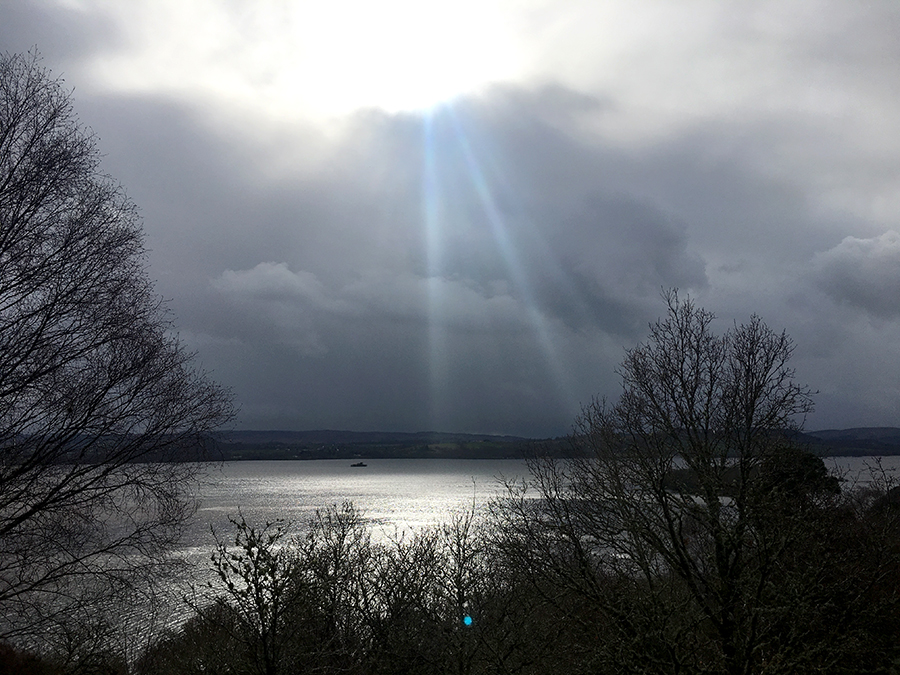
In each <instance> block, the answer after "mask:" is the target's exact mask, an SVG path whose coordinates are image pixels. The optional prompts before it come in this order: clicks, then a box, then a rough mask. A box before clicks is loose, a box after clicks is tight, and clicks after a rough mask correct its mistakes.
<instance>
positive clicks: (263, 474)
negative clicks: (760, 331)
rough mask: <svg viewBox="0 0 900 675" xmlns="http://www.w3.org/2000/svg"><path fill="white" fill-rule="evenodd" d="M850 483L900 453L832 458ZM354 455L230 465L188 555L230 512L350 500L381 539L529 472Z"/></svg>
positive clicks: (505, 465) (895, 469)
mask: <svg viewBox="0 0 900 675" xmlns="http://www.w3.org/2000/svg"><path fill="white" fill-rule="evenodd" d="M825 463H826V465H827V466H828V467H829V469H830V470H832V471H833V472H835V473H836V474H837V475H839V476H841V477H843V478H844V484H845V485H853V484H865V483H867V482H868V481H871V480H872V478H873V475H875V474H878V473H879V471H882V470H883V471H884V472H885V473H886V475H888V476H892V475H893V476H898V477H900V457H886V458H884V459H883V460H881V467H880V469H879V467H878V466H877V464H876V460H875V458H872V457H828V458H825ZM350 464H351V462H350V461H348V460H295V461H258V462H226V463H225V464H223V465H222V466H221V467H220V468H218V469H214V470H212V472H211V473H210V474H209V475H208V476H207V480H206V481H205V483H204V484H203V486H202V488H201V491H200V494H199V499H200V508H199V510H198V512H197V514H196V518H195V521H194V525H193V527H192V529H191V531H190V532H189V533H188V537H187V542H186V543H187V547H186V549H185V553H188V554H189V555H198V554H203V555H204V556H205V555H207V554H208V553H209V551H210V550H211V548H212V541H213V540H212V536H211V534H210V526H212V527H214V528H215V529H216V531H217V532H219V533H221V534H223V535H225V536H226V537H227V536H228V534H229V533H230V532H231V531H232V529H233V528H232V526H231V525H230V524H229V522H228V518H229V516H231V517H236V516H237V515H238V512H239V511H240V513H242V514H243V516H244V517H245V518H246V520H247V522H249V523H251V524H262V523H264V522H265V521H267V520H268V521H274V520H275V519H277V518H281V519H284V520H286V521H291V522H293V523H295V525H296V528H297V529H299V527H300V526H302V525H303V524H304V523H305V522H306V521H307V520H308V519H309V518H310V517H311V516H312V515H313V513H314V512H315V510H316V509H322V508H327V507H328V506H330V505H332V504H338V505H339V504H341V503H342V502H344V501H347V500H349V501H352V502H353V503H354V504H355V505H356V506H357V507H358V508H360V509H361V510H362V511H363V513H364V515H365V517H366V519H367V520H368V522H369V523H370V524H371V526H372V532H373V536H375V537H376V538H380V537H384V536H392V535H394V534H397V533H402V532H408V531H409V530H414V529H417V528H421V527H426V526H433V525H437V524H439V523H441V522H443V521H445V520H446V519H447V518H448V517H449V516H450V515H451V514H452V513H453V512H455V511H461V510H465V509H469V508H471V507H472V505H473V504H474V505H475V507H476V508H479V507H481V506H483V505H484V504H486V503H487V502H488V501H489V500H490V499H492V498H493V497H495V496H497V495H499V494H501V493H502V492H503V483H502V481H503V480H516V479H521V478H525V477H527V476H528V468H527V466H526V464H525V462H524V460H465V459H443V460H438V459H372V460H366V464H367V466H365V467H351V466H350Z"/></svg>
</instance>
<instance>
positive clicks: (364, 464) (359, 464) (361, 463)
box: [350, 462, 368, 466]
mask: <svg viewBox="0 0 900 675" xmlns="http://www.w3.org/2000/svg"><path fill="white" fill-rule="evenodd" d="M350 466H368V464H366V463H365V462H357V463H356V464H351V465H350Z"/></svg>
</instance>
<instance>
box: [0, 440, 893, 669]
mask: <svg viewBox="0 0 900 675" xmlns="http://www.w3.org/2000/svg"><path fill="white" fill-rule="evenodd" d="M777 457H778V459H777V460H772V461H769V462H767V463H766V464H765V466H764V467H763V468H762V470H761V471H758V472H756V475H755V477H754V479H753V480H754V488H759V492H758V494H757V496H756V497H755V498H754V505H753V507H752V509H753V511H754V513H753V514H752V515H751V516H750V518H749V519H748V520H749V521H750V522H752V526H750V527H748V528H747V530H746V531H744V532H743V533H742V534H743V537H744V538H745V539H746V541H745V542H744V548H743V551H742V559H741V560H739V559H737V558H732V559H731V561H730V566H731V567H732V568H734V569H737V570H739V574H737V575H734V576H733V577H729V576H728V575H721V574H720V573H719V572H718V571H717V564H718V563H717V557H721V556H723V555H724V553H723V551H722V550H717V549H716V547H715V545H714V533H712V532H709V531H705V528H706V527H708V523H707V524H704V523H703V522H702V520H701V518H700V517H697V516H691V517H685V518H681V519H680V520H679V522H678V525H677V527H678V528H679V532H678V536H679V537H680V538H683V539H684V541H685V549H684V550H685V551H686V552H688V554H689V558H688V559H685V560H678V559H677V556H673V557H669V556H668V555H666V554H665V553H664V552H665V550H666V546H663V545H657V547H656V548H655V550H651V548H652V547H650V546H649V542H651V541H652V540H653V538H654V537H656V536H658V533H654V532H653V530H652V526H651V525H650V524H649V523H645V524H641V525H639V526H638V525H637V524H635V523H632V526H631V528H630V531H628V530H627V528H626V529H625V530H623V531H621V532H619V533H618V534H617V536H618V537H621V538H622V542H621V546H618V547H616V546H613V545H611V542H610V541H609V540H604V534H603V528H602V526H601V524H600V523H601V520H602V516H601V515H600V513H599V511H600V509H604V510H606V509H608V508H610V506H609V505H608V504H607V505H604V504H599V503H597V501H595V499H594V496H592V495H591V494H590V493H589V492H586V491H585V490H584V488H583V487H582V488H578V489H580V490H581V493H580V498H574V497H573V496H572V494H571V493H567V494H568V495H569V496H563V493H562V492H560V489H562V490H563V491H565V490H568V489H569V488H568V487H566V486H563V485H562V484H561V483H557V482H556V481H560V480H564V481H566V483H567V485H568V486H569V487H572V486H575V485H576V481H577V479H578V478H579V477H581V478H583V477H584V474H583V473H582V472H583V470H584V469H585V468H586V467H587V466H588V465H587V464H585V465H583V466H575V465H573V464H572V463H571V462H568V461H562V462H561V461H557V460H551V459H546V458H535V459H533V460H532V461H531V463H532V469H533V471H534V473H533V477H532V480H531V481H530V483H529V491H528V492H524V487H525V486H524V485H510V486H509V490H508V492H507V494H506V496H505V497H503V498H501V499H499V500H497V501H495V502H494V503H492V504H491V505H490V506H489V508H488V509H487V510H486V511H484V512H482V513H478V514H476V513H474V512H463V513H458V514H455V515H454V516H452V517H450V518H449V519H448V520H447V522H446V523H445V524H443V525H442V526H440V527H436V528H432V529H427V530H423V531H419V532H417V533H415V534H413V535H409V536H407V537H398V538H396V539H394V540H388V541H376V540H373V538H372V536H371V532H370V529H369V525H368V523H367V521H366V519H365V517H364V514H362V513H360V512H359V511H358V510H357V509H356V508H354V506H353V505H352V504H349V503H345V504H343V505H340V506H333V507H330V508H328V509H323V510H321V511H319V512H318V513H317V514H316V516H315V517H314V518H313V519H312V520H311V521H310V522H309V523H307V524H306V525H305V527H303V528H301V531H300V533H299V534H292V533H291V532H294V530H293V529H292V528H291V527H290V524H289V523H282V522H276V523H269V524H251V523H247V522H245V521H244V520H243V519H241V518H236V519H235V520H234V521H233V525H234V528H233V530H232V531H231V532H227V533H217V538H216V542H217V543H216V546H215V548H214V550H211V551H210V554H211V555H210V558H209V573H210V574H209V581H208V582H207V583H205V584H203V585H198V586H197V587H195V588H194V590H193V591H191V592H190V593H188V594H187V596H186V597H185V598H184V601H185V602H187V603H188V604H189V606H190V607H191V610H190V616H189V618H188V619H187V620H186V621H185V622H184V623H183V624H181V625H180V626H177V627H174V628H171V629H169V630H166V631H161V632H158V633H157V634H155V636H154V637H153V639H150V640H147V641H146V642H145V646H144V647H143V648H142V649H141V650H140V651H139V652H137V653H132V654H130V655H128V654H124V653H121V652H120V651H117V649H116V647H115V645H117V644H120V643H119V642H117V641H116V640H121V636H116V635H115V633H114V632H113V631H111V630H109V628H108V629H107V630H108V632H107V633H106V638H105V639H104V638H103V637H102V634H95V636H94V637H93V639H92V641H90V643H89V644H81V645H80V646H79V649H78V650H75V651H71V650H70V651H68V652H66V653H58V654H56V655H53V654H49V653H48V654H45V655H44V657H43V658H42V659H38V658H36V657H28V656H26V655H25V654H24V653H23V652H21V651H13V650H7V651H6V652H0V662H2V663H3V664H5V667H6V670H5V671H4V670H3V666H0V672H17V673H18V672H21V673H47V674H57V673H85V674H87V673H122V674H124V673H131V674H132V675H151V674H156V673H160V674H162V673H169V674H172V675H182V674H183V675H198V674H200V673H206V674H210V673H212V674H217V673H218V674H222V675H225V674H238V673H248V674H252V673H259V674H265V675H274V674H276V673H358V674H385V675H387V674H395V673H396V674H400V673H424V672H427V673H447V674H451V673H452V674H454V675H456V674H463V673H468V674H475V673H479V674H480V673H510V674H512V673H519V674H522V675H525V674H538V673H573V674H575V673H585V674H587V673H729V672H744V673H804V672H828V673H893V672H897V667H898V665H900V606H898V600H900V596H898V588H897V579H898V578H900V497H898V496H897V495H898V490H897V489H893V490H891V489H888V488H889V486H888V485H887V484H877V485H870V486H867V487H865V488H851V487H848V486H845V488H844V489H843V490H841V489H839V488H838V486H837V483H836V481H835V480H833V477H830V476H828V474H827V472H826V471H825V468H824V466H823V465H822V462H821V460H820V459H818V458H816V457H814V456H812V455H809V454H807V453H804V452H802V451H799V450H796V449H790V448H782V449H781V451H780V452H779V453H778V455H777ZM591 466H593V467H594V468H596V466H597V460H596V458H594V459H593V460H591ZM732 478H733V477H732ZM729 480H731V479H729ZM687 482H691V481H687ZM685 483H686V481H685V480H684V474H683V472H682V473H677V474H676V473H672V472H670V474H669V476H668V486H667V487H666V490H667V492H668V494H670V495H674V496H679V495H682V496H683V495H686V494H694V495H695V496H694V497H693V498H692V499H698V498H697V497H696V493H697V491H698V483H697V481H696V479H695V480H694V481H693V483H692V485H691V486H690V487H685ZM700 483H702V481H700ZM700 489H702V488H700ZM647 509H648V511H655V508H654V506H653V505H651V504H648V505H647ZM656 515H658V513H657V514H656ZM591 526H593V536H592V535H591V534H590V533H589V532H588V531H587V530H588V529H589V528H590V527H591ZM645 528H646V529H645ZM641 539H644V541H643V542H642V541H641ZM679 565H687V566H690V568H691V570H690V573H689V574H688V573H685V571H684V570H679ZM728 579H730V580H731V581H730V582H728ZM727 583H730V587H728V588H726V585H727ZM704 586H706V587H704ZM715 598H720V599H722V598H726V599H727V603H726V604H727V605H728V607H719V608H714V607H712V605H713V604H714V602H715ZM728 616H730V617H731V621H732V624H733V625H731V626H730V628H728V627H725V626H723V623H724V622H723V621H722V618H723V617H728ZM723 628H726V630H723ZM89 634H90V632H89V631H87V630H86V631H85V633H84V634H83V635H82V636H81V637H82V639H83V640H85V643H87V642H88V641H87V636H88V635H89ZM97 635H100V637H97ZM129 660H130V663H129Z"/></svg>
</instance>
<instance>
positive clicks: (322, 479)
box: [187, 459, 528, 553]
mask: <svg viewBox="0 0 900 675" xmlns="http://www.w3.org/2000/svg"><path fill="white" fill-rule="evenodd" d="M365 462H366V464H367V466H365V467H352V466H350V464H351V462H350V461H348V460H295V461H290V460H288V461H258V462H252V461H251V462H226V463H224V464H223V465H222V466H221V468H219V469H214V470H213V471H212V472H211V473H210V474H209V475H208V476H207V479H206V481H205V482H204V484H203V485H202V486H201V490H200V494H199V495H198V496H199V500H200V507H199V510H198V511H197V514H196V518H195V523H194V526H193V528H192V530H191V531H190V532H189V533H188V537H187V541H188V543H189V545H190V547H191V548H193V547H196V546H199V548H200V549H201V551H188V552H189V553H197V552H203V553H208V551H209V550H210V548H211V544H212V536H211V534H210V526H212V527H214V528H215V529H216V531H217V532H219V533H224V534H226V535H227V534H228V533H229V532H231V531H232V530H233V528H232V526H231V525H230V524H229V522H228V518H229V516H230V517H236V516H237V515H238V512H239V511H240V513H241V514H243V516H244V518H245V519H246V520H247V522H248V523H251V524H262V523H264V522H265V521H267V520H268V521H274V520H275V519H277V518H281V519H283V520H286V521H291V522H293V523H295V525H296V526H297V528H299V527H300V526H302V525H303V524H304V523H305V522H306V521H307V520H309V518H310V517H311V516H312V515H313V514H314V513H315V511H316V509H323V508H327V507H329V506H331V505H333V504H336V505H340V504H341V503H342V502H344V501H352V502H353V503H354V505H356V507H357V508H359V509H361V510H362V511H363V514H364V516H365V518H366V520H367V521H368V522H369V523H370V524H371V526H372V531H373V535H374V536H375V537H376V538H378V537H381V536H393V535H394V534H395V533H396V534H399V533H403V532H408V531H410V530H415V529H418V528H421V527H427V526H432V525H437V524H439V523H441V522H442V521H444V520H446V519H447V518H448V517H449V516H450V515H451V514H452V513H453V512H454V511H461V510H465V509H469V508H471V507H472V506H473V504H474V505H475V507H476V508H479V507H481V506H483V505H484V504H486V503H487V502H488V501H489V500H490V499H492V498H493V497H494V496H496V495H499V494H500V493H501V492H503V489H504V488H503V483H502V481H503V480H516V479H521V478H524V477H526V476H527V475H528V469H527V467H526V465H525V462H524V460H467V459H372V460H365Z"/></svg>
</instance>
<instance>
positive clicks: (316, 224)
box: [0, 0, 900, 437]
mask: <svg viewBox="0 0 900 675" xmlns="http://www.w3.org/2000/svg"><path fill="white" fill-rule="evenodd" d="M898 35H900V3H897V2H896V1H895V0H882V1H877V0H873V1H868V0H772V1H766V0H753V1H749V0H746V1H745V0H741V1H737V0H679V1H678V2H671V1H670V0H515V1H514V0H380V1H379V2H377V3H374V2H370V1H368V0H329V1H328V2H322V1H321V0H129V1H128V2H122V1H121V0H30V1H29V0H0V50H3V51H10V52H24V51H27V50H29V49H34V48H36V49H37V50H39V52H40V53H41V55H42V58H43V65H44V66H45V67H46V68H48V69H50V70H51V71H52V74H53V75H54V76H57V77H62V78H64V80H65V86H66V88H67V90H71V91H72V97H73V103H74V107H75V111H76V113H77V115H78V117H79V119H80V121H81V123H82V124H83V125H85V126H86V127H89V128H90V129H91V130H92V132H93V133H94V134H95V135H96V138H97V144H98V147H99V150H100V152H101V153H102V155H103V160H102V167H103V170H104V171H106V172H107V173H109V174H110V175H112V176H113V177H114V178H115V179H116V180H117V181H119V182H120V183H121V184H122V185H123V186H124V187H125V189H126V191H127V193H128V195H129V197H130V198H131V199H132V200H133V201H134V202H135V203H136V204H137V205H138V207H139V208H140V211H141V214H142V217H143V225H144V229H145V232H146V245H147V248H148V263H147V264H148V273H149V275H150V276H151V277H152V278H153V279H154V281H155V283H156V288H157V290H158V291H159V293H161V294H162V295H163V296H164V297H165V298H166V299H167V300H168V306H169V308H170V309H171V312H172V316H173V318H174V321H175V325H176V326H177V329H178V333H179V335H180V338H181V340H182V341H183V342H184V343H185V344H186V345H187V346H188V347H190V349H192V350H194V351H195V352H196V353H197V363H198V365H199V366H200V367H202V368H203V369H205V370H207V371H208V372H209V373H210V374H211V376H212V377H213V378H214V379H216V380H217V381H218V382H220V383H221V384H223V385H225V386H227V387H230V388H231V389H232V390H233V392H234V396H235V402H236V404H237V405H238V407H239V409H240V414H239V418H238V420H237V423H236V426H237V428H239V429H295V430H306V429H347V430H361V431H362V430H381V431H424V430H436V431H452V432H470V433H498V434H513V435H520V436H530V437H548V436H557V435H563V434H566V433H568V432H569V431H571V429H572V423H573V420H574V419H575V417H576V415H578V413H579V411H580V410H581V407H582V406H583V405H584V404H586V403H588V402H589V401H590V400H591V398H592V397H595V396H598V397H602V396H606V397H609V398H613V399H614V398H615V397H617V396H618V394H619V392H620V391H621V384H620V381H619V378H618V376H617V375H616V372H615V371H616V367H617V365H618V364H619V363H621V361H622V358H623V356H624V352H625V349H627V348H629V347H633V346H635V345H636V344H637V343H639V342H640V341H642V340H644V339H645V338H646V336H647V333H648V324H649V323H650V322H651V321H654V320H655V319H657V318H658V317H660V316H661V315H663V314H664V312H665V306H664V304H663V302H662V299H661V295H660V294H661V290H662V289H665V288H678V289H680V292H681V293H682V294H689V295H690V296H691V297H692V298H694V299H695V300H696V302H697V303H698V304H699V305H701V306H703V307H705V308H706V309H708V310H710V311H713V312H715V314H716V316H717V319H716V321H715V324H714V326H715V329H716V330H717V331H725V330H727V329H728V328H729V327H731V326H733V325H734V323H735V322H738V323H740V322H743V321H746V320H747V319H748V318H749V317H750V315H751V314H754V313H755V314H758V315H760V316H761V317H762V319H763V320H764V321H765V322H766V323H767V324H768V325H769V326H770V327H772V328H773V329H775V330H778V331H781V330H782V329H783V330H786V331H787V332H788V333H789V334H790V335H791V337H792V338H793V340H794V342H795V343H796V350H795V352H794V358H793V361H792V363H793V366H794V367H795V368H796V376H797V379H798V380H799V381H800V382H802V383H805V384H808V385H809V386H810V387H811V389H812V390H814V391H816V392H817V394H816V395H815V404H816V410H815V412H814V413H812V414H811V415H810V416H809V417H808V419H807V420H806V428H807V429H810V430H816V429H826V428H847V427H857V426H900V189H898V188H900V114H898V113H897V111H898V110H900V39H898V37H897V36H898Z"/></svg>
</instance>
